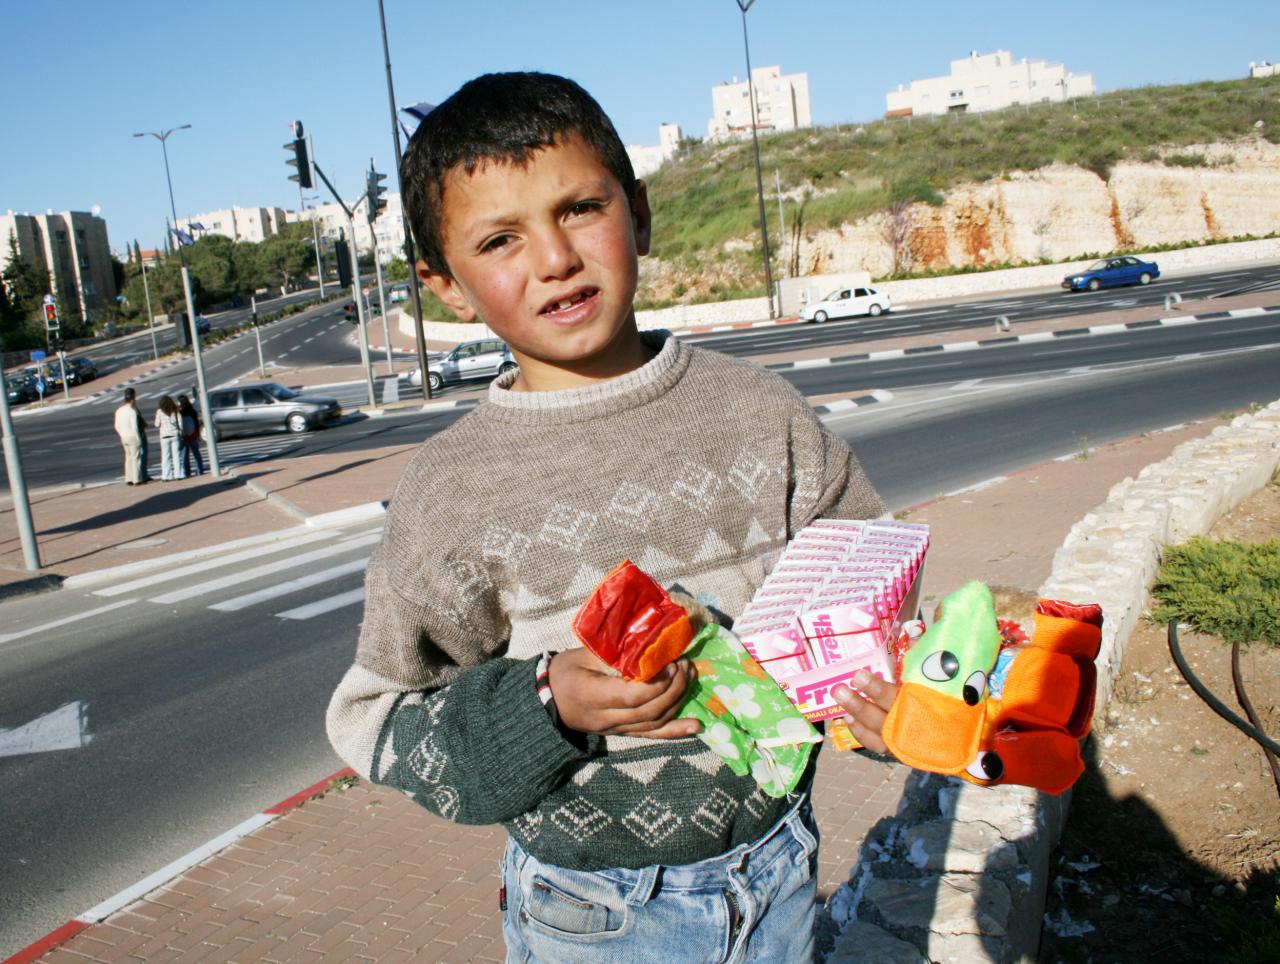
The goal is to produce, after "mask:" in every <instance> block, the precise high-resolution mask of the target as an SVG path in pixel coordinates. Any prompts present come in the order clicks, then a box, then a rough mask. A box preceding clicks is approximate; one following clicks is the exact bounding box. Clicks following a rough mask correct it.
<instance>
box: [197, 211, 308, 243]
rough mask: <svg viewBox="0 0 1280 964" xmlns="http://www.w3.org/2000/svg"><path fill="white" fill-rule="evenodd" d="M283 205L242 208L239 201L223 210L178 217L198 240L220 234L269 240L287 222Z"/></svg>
mask: <svg viewBox="0 0 1280 964" xmlns="http://www.w3.org/2000/svg"><path fill="white" fill-rule="evenodd" d="M284 223H285V222H284V209H283V208H242V207H240V206H239V205H236V206H235V207H231V208H224V209H223V210H221V211H209V212H207V213H205V214H193V215H192V216H191V217H189V218H178V230H179V231H185V232H186V233H187V234H189V235H191V237H192V238H194V239H195V240H197V241H198V240H200V239H201V238H203V237H205V236H206V235H210V234H220V235H222V236H223V237H224V238H230V239H231V240H232V241H252V242H254V243H256V242H258V241H265V240H266V239H267V238H269V237H270V236H271V235H273V234H275V233H276V232H278V231H279V230H280V226H281V225H282V224H284Z"/></svg>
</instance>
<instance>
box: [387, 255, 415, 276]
mask: <svg viewBox="0 0 1280 964" xmlns="http://www.w3.org/2000/svg"><path fill="white" fill-rule="evenodd" d="M382 272H383V274H385V275H386V277H387V280H388V281H408V280H409V266H408V265H407V264H405V260H404V258H401V257H398V256H397V257H394V258H392V259H391V260H390V261H388V262H387V264H386V267H384V268H383V269H382Z"/></svg>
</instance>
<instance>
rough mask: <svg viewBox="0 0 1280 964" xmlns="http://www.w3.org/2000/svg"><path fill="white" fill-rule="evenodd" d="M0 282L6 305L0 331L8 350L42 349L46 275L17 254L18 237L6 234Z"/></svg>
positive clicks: (47, 286) (41, 269) (46, 291)
mask: <svg viewBox="0 0 1280 964" xmlns="http://www.w3.org/2000/svg"><path fill="white" fill-rule="evenodd" d="M0 280H2V281H3V284H4V287H5V289H6V296H5V300H6V301H7V303H8V309H7V311H6V313H5V314H6V316H7V317H6V318H5V319H4V328H3V330H2V331H0V335H2V336H3V340H4V347H5V348H6V349H7V350H11V351H12V350H15V349H20V348H42V347H44V315H43V308H42V305H43V303H44V296H45V295H47V294H48V293H49V287H50V286H49V275H48V272H46V271H45V270H44V269H43V268H42V267H40V266H37V265H34V264H32V263H31V262H29V261H27V260H26V259H24V258H23V257H22V255H21V254H20V253H19V252H18V236H17V235H16V234H15V233H13V232H12V231H10V232H9V250H8V253H7V254H6V256H5V265H4V271H3V272H0Z"/></svg>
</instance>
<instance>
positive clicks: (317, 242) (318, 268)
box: [298, 184, 324, 301]
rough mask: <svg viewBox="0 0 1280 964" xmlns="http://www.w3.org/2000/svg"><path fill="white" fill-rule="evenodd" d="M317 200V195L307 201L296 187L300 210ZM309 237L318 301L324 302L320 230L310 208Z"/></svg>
mask: <svg viewBox="0 0 1280 964" xmlns="http://www.w3.org/2000/svg"><path fill="white" fill-rule="evenodd" d="M318 198H319V195H318V194H315V195H312V196H311V197H310V198H309V199H308V198H304V197H303V196H302V185H301V184H299V185H298V203H300V204H301V205H302V210H303V211H305V210H307V201H308V200H311V201H315V200H317V199H318ZM310 221H311V237H312V239H313V241H314V243H315V248H316V277H317V278H319V279H320V300H321V301H324V261H323V260H322V259H321V257H320V229H319V228H318V227H316V210H315V207H312V208H311V215H310Z"/></svg>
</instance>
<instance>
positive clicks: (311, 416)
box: [208, 382, 342, 440]
mask: <svg viewBox="0 0 1280 964" xmlns="http://www.w3.org/2000/svg"><path fill="white" fill-rule="evenodd" d="M209 415H210V417H209V419H208V422H209V424H210V426H211V430H212V431H213V437H214V439H215V440H218V439H222V438H226V437H227V436H229V435H254V434H257V433H259V432H270V431H272V430H280V429H283V430H285V431H289V432H306V431H310V430H311V429H313V428H316V427H318V426H321V425H325V424H327V423H329V422H332V421H334V420H335V419H337V418H340V417H341V416H342V406H341V405H339V404H338V400H337V399H335V398H322V397H319V396H314V395H300V394H298V393H297V392H295V391H293V390H292V389H289V388H285V387H284V386H283V385H281V384H279V383H277V382H254V383H253V384H249V385H236V386H235V387H233V388H216V389H214V390H213V391H211V392H210V393H209Z"/></svg>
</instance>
